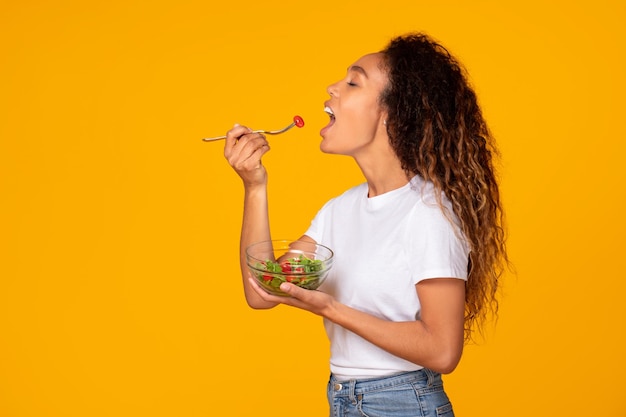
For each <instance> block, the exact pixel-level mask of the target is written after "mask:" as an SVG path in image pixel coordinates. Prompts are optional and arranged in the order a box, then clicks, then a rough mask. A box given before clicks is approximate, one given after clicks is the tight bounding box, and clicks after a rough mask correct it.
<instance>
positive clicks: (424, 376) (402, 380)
mask: <svg viewBox="0 0 626 417" xmlns="http://www.w3.org/2000/svg"><path fill="white" fill-rule="evenodd" d="M440 381H441V375H440V374H438V373H437V372H434V371H431V370H430V369H426V368H423V369H419V370H417V371H411V372H403V373H401V374H395V375H390V376H386V377H381V378H371V379H351V380H347V381H346V380H338V379H337V378H336V377H335V376H334V375H332V374H331V376H330V380H329V384H330V388H331V390H332V391H334V395H347V396H351V395H354V394H364V393H367V392H372V391H380V390H385V389H390V388H393V387H395V386H399V385H405V384H410V383H415V384H419V385H424V386H431V385H433V383H435V382H439V383H440Z"/></svg>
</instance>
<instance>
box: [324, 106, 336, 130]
mask: <svg viewBox="0 0 626 417" xmlns="http://www.w3.org/2000/svg"><path fill="white" fill-rule="evenodd" d="M324 112H325V113H326V114H327V115H328V117H330V123H329V124H328V126H330V125H332V124H333V123H335V113H334V112H333V109H331V108H330V107H328V106H326V107H324Z"/></svg>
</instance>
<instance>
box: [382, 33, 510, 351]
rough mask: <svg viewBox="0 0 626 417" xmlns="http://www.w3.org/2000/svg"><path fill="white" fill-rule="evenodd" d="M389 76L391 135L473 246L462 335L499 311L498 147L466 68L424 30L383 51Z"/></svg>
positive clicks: (408, 167)
mask: <svg viewBox="0 0 626 417" xmlns="http://www.w3.org/2000/svg"><path fill="white" fill-rule="evenodd" d="M381 52H382V53H383V56H384V60H383V62H384V66H385V68H384V69H385V70H386V72H387V74H388V77H389V82H388V85H387V87H386V88H385V89H384V91H383V92H382V94H381V97H380V101H381V104H382V106H383V107H384V108H385V109H386V110H387V112H388V117H387V133H388V134H389V138H390V143H391V146H392V147H393V149H394V150H395V152H396V154H397V156H398V157H399V159H400V161H401V163H402V168H403V169H404V170H405V172H406V173H407V175H410V176H412V175H419V176H421V177H422V178H424V179H425V180H427V181H430V182H432V184H433V185H434V187H435V189H436V190H439V191H440V192H439V193H437V194H436V195H437V196H438V198H439V200H438V202H439V206H440V207H441V208H442V210H444V213H446V215H447V216H448V217H449V218H450V219H452V216H451V215H450V213H449V212H447V210H446V209H445V207H444V205H443V204H442V199H441V198H442V197H441V192H443V194H445V196H446V197H447V198H448V199H449V200H450V202H451V207H452V210H453V212H454V215H455V216H456V217H457V218H458V220H459V221H460V225H461V230H462V231H463V234H464V236H465V238H466V239H467V241H468V243H469V247H470V254H469V264H468V279H467V284H466V296H465V338H466V341H469V340H472V339H473V330H475V329H477V330H479V331H480V330H482V328H483V325H484V323H485V321H486V319H487V318H495V317H497V311H498V299H497V295H498V288H499V281H500V278H501V276H502V274H503V272H504V269H505V265H506V264H507V263H508V258H507V255H506V248H505V233H504V227H503V223H504V215H503V210H502V205H501V201H500V193H499V190H498V184H497V181H496V176H495V172H494V166H493V161H492V159H493V156H494V155H495V156H497V155H498V152H497V149H496V147H495V144H494V139H493V137H492V135H491V133H490V131H489V128H488V127H487V123H486V122H485V120H484V118H483V115H482V112H481V109H480V107H479V105H478V101H477V98H476V94H475V93H474V91H473V89H472V88H471V87H470V85H469V83H468V80H467V77H466V73H465V70H464V68H463V67H462V66H461V65H460V64H459V62H458V61H457V60H456V59H455V58H454V57H453V56H452V55H451V54H450V53H449V52H448V51H447V50H446V49H445V48H444V47H443V46H441V45H440V44H439V43H437V42H436V41H434V40H433V39H431V38H430V37H429V36H427V35H425V34H422V33H412V34H407V35H404V36H399V37H396V38H394V39H392V40H391V41H390V43H389V44H388V45H387V47H386V48H385V49H384V50H383V51H381Z"/></svg>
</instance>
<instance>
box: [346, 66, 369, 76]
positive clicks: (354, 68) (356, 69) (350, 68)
mask: <svg viewBox="0 0 626 417" xmlns="http://www.w3.org/2000/svg"><path fill="white" fill-rule="evenodd" d="M348 71H356V72H360V73H361V74H363V76H364V77H365V78H368V77H367V72H365V70H364V69H363V67H360V66H358V65H352V66H350V67H348Z"/></svg>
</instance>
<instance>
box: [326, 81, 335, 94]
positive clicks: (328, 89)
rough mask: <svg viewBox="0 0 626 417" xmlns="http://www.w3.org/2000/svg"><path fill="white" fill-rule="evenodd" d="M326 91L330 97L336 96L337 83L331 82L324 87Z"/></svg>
mask: <svg viewBox="0 0 626 417" xmlns="http://www.w3.org/2000/svg"><path fill="white" fill-rule="evenodd" d="M326 92H327V93H328V95H329V96H331V97H335V96H337V83H334V84H331V85H329V86H328V87H326Z"/></svg>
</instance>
